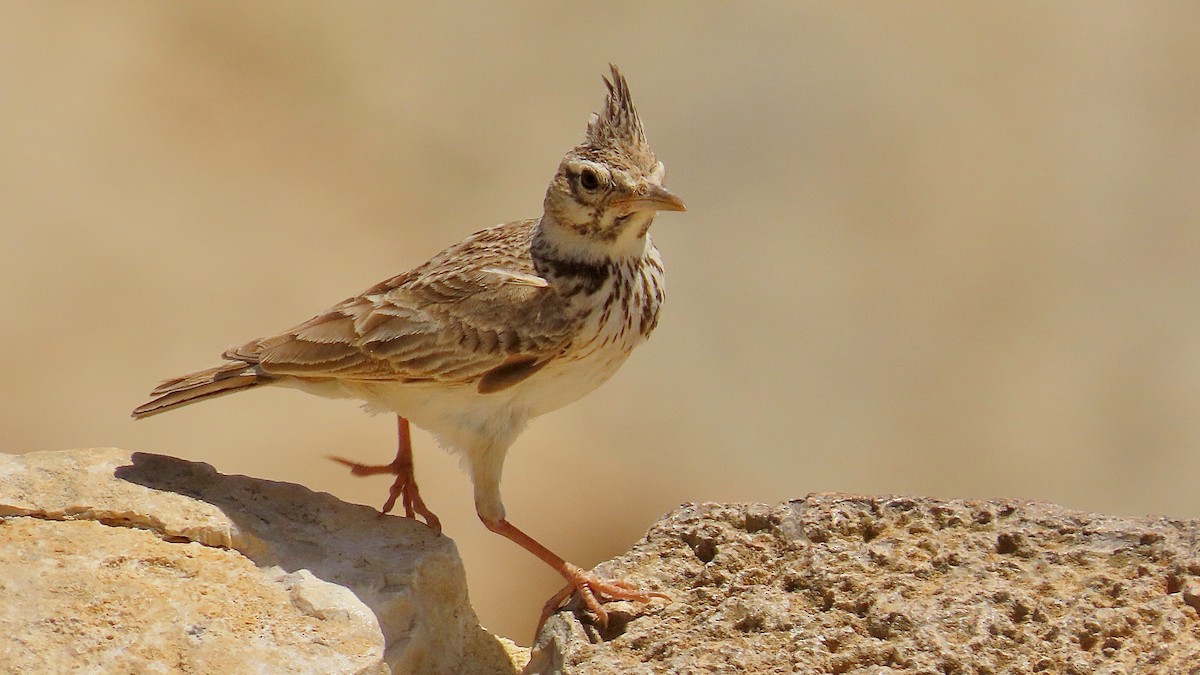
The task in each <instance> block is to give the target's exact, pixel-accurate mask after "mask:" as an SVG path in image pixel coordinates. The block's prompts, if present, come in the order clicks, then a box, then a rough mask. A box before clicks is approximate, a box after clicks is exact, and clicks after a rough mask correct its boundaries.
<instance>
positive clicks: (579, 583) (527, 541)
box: [483, 519, 671, 635]
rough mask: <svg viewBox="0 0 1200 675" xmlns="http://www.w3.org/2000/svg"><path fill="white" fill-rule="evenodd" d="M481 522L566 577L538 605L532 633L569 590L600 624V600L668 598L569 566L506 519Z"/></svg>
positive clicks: (604, 621) (605, 619) (603, 614)
mask: <svg viewBox="0 0 1200 675" xmlns="http://www.w3.org/2000/svg"><path fill="white" fill-rule="evenodd" d="M483 524H484V525H486V526H487V528H488V529H489V530H491V531H492V532H495V533H497V534H501V535H504V536H505V537H508V538H509V539H511V540H512V541H514V542H516V543H517V544H519V545H520V546H521V548H524V549H525V550H526V551H529V552H530V553H532V554H534V555H536V556H537V557H538V558H539V559H540V560H542V562H544V563H546V564H547V565H549V566H550V567H553V568H554V571H555V572H558V573H559V574H561V575H562V576H563V578H564V579H566V580H567V585H566V586H565V587H564V588H563V589H562V590H561V591H559V592H557V593H555V594H554V597H552V598H550V599H549V600H548V601H547V602H546V605H545V606H544V607H542V615H541V617H540V618H539V619H538V624H537V630H536V632H535V633H534V634H535V635H536V634H537V633H540V632H541V631H542V624H544V623H546V619H548V618H550V615H551V614H553V613H554V612H555V611H557V610H558V607H559V605H561V604H562V602H563V601H564V600H566V599H567V598H568V597H570V596H571V595H572V594H573V593H578V594H579V597H580V598H581V599H582V600H583V604H584V605H586V606H587V608H588V609H589V610H591V611H592V613H593V614H595V615H596V619H597V620H598V621H599V622H600V624H601V625H603V626H607V625H608V612H607V611H605V610H604V606H603V605H602V604H601V603H604V602H610V601H612V600H635V601H637V602H649V601H650V600H652V599H653V598H662V599H664V600H667V601H668V602H669V601H670V600H671V598H670V596H667V595H663V594H662V593H654V592H650V591H640V590H638V589H637V588H635V587H634V586H633V585H632V584H630V583H629V582H627V581H620V580H617V581H606V580H604V579H601V578H600V577H598V576H596V575H594V574H589V573H588V572H587V571H585V570H584V569H583V568H581V567H579V566H578V565H572V564H571V563H569V562H567V561H566V560H563V559H562V558H560V557H559V556H557V555H555V554H554V552H552V551H551V550H550V549H548V548H546V547H545V546H542V545H541V544H539V543H538V542H537V541H535V540H534V538H533V537H531V536H529V535H527V534H525V533H524V532H522V531H521V530H518V529H517V528H516V526H515V525H513V524H512V523H510V522H508V521H507V520H504V519H500V520H496V521H488V520H484V521H483Z"/></svg>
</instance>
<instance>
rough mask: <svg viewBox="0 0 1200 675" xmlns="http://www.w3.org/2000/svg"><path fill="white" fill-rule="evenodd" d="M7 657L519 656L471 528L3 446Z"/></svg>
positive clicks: (404, 660) (197, 467)
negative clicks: (511, 651) (469, 585)
mask: <svg viewBox="0 0 1200 675" xmlns="http://www.w3.org/2000/svg"><path fill="white" fill-rule="evenodd" d="M0 596H2V597H3V598H4V600H3V602H0V670H3V671H4V672H78V671H88V670H91V671H94V672H180V671H183V672H223V673H242V672H272V673H275V672H278V673H386V672H404V673H409V672H412V673H442V672H465V673H503V672H509V673H512V672H514V671H515V668H514V666H513V664H512V661H511V660H510V658H509V657H508V656H507V654H506V651H505V646H504V645H503V644H501V642H500V641H498V640H497V639H496V638H494V637H492V636H490V635H488V634H487V633H486V632H485V631H484V630H483V629H482V628H480V627H479V624H478V621H477V619H476V617H475V613H474V611H473V610H472V609H471V607H470V604H469V602H468V599H467V589H466V580H465V575H464V572H463V568H462V563H461V560H460V559H459V557H458V553H457V551H456V549H455V547H454V543H453V542H452V541H451V540H449V539H447V538H445V537H442V536H439V535H435V534H434V533H432V532H431V531H429V530H428V529H427V528H425V527H424V526H422V525H420V524H417V523H414V522H412V521H410V520H405V519H402V518H396V517H387V518H379V517H377V513H376V512H375V510H374V509H371V508H369V507H365V506H357V505H352V504H346V503H344V502H341V501H339V500H337V499H336V498H334V497H332V496H331V495H328V494H321V493H314V492H312V491H310V490H308V489H306V488H303V487H301V486H298V485H290V484H286V483H274V482H270V481H264V480H258V479H254V478H248V477H245V476H226V475H222V474H219V473H217V472H216V471H215V470H213V468H212V467H210V466H208V465H207V464H201V463H196V462H188V461H184V460H180V459H174V458H171V457H164V456H160V455H149V454H142V453H133V454H130V453H129V452H126V451H123V450H117V449H113V448H101V449H90V450H74V451H64V452H39V453H31V454H28V455H24V456H16V455H2V454H0Z"/></svg>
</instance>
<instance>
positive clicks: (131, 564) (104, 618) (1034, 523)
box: [0, 448, 1200, 675]
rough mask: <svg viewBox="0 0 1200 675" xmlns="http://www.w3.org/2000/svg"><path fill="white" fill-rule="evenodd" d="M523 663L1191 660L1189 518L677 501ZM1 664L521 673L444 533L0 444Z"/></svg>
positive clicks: (883, 502) (1079, 668) (790, 667)
mask: <svg viewBox="0 0 1200 675" xmlns="http://www.w3.org/2000/svg"><path fill="white" fill-rule="evenodd" d="M599 571H600V572H601V573H603V574H606V575H609V576H612V577H615V578H621V579H627V580H629V581H632V582H635V583H637V584H638V585H640V586H643V587H646V588H648V589H652V590H657V591H660V592H662V593H665V594H667V595H669V596H670V597H671V598H672V602H670V603H661V602H655V603H651V604H649V605H641V604H633V603H613V604H610V605H609V612H610V622H609V625H608V626H607V627H605V628H599V627H597V626H595V625H594V624H593V623H592V621H591V619H590V617H589V616H588V615H587V613H586V612H584V611H582V610H581V609H580V608H579V607H577V606H568V607H567V608H566V609H565V610H563V611H561V612H559V613H558V614H556V615H555V616H553V617H552V618H551V619H550V621H548V622H547V624H546V626H545V627H544V628H543V630H542V631H541V633H540V634H539V636H538V639H537V644H536V645H535V646H534V651H533V656H532V659H531V660H529V662H528V666H527V667H526V668H525V672H527V673H741V672H749V673H850V674H857V675H866V674H868V673H869V674H871V675H876V674H884V673H947V674H949V673H963V674H967V673H1067V674H1075V675H1082V674H1084V673H1109V674H1115V673H1133V672H1137V673H1143V672H1145V673H1185V672H1200V615H1198V613H1197V610H1200V522H1198V521H1175V520H1167V519H1162V518H1113V517H1107V516H1100V515H1095V514H1087V513H1079V512H1073V511H1068V510H1065V509H1062V508H1060V507H1057V506H1054V505H1051V504H1041V503H1034V502H1023V501H1014V500H993V501H939V500H935V499H926V498H908V497H858V496H851V495H836V494H827V495H813V496H810V497H808V498H807V499H803V500H797V501H792V502H785V503H782V504H776V505H774V506H770V505H765V504H734V505H728V504H725V505H723V504H699V505H695V504H689V505H684V506H682V507H680V508H679V509H677V510H675V511H674V512H672V513H670V514H668V515H667V516H666V517H664V518H663V519H662V520H660V521H659V522H658V523H656V524H655V525H654V526H653V527H652V528H651V529H650V531H649V533H648V534H647V535H646V537H645V538H644V539H643V540H642V541H641V542H640V543H638V544H637V545H636V546H634V548H633V549H632V550H631V551H630V552H629V553H627V554H625V555H623V556H621V557H619V558H616V559H614V560H612V561H609V562H607V563H604V564H603V565H601V566H600V568H599ZM0 597H3V599H4V601H3V602H0V670H2V671H4V672H21V673H25V672H30V673H35V672H36V673H42V672H204V673H208V672H226V673H243V672H272V673H387V672H401V673H479V674H484V673H488V674H491V673H515V672H517V671H518V670H520V668H521V666H523V665H525V657H526V655H525V654H523V653H522V650H520V649H519V648H516V647H515V646H513V645H512V643H510V642H508V641H506V640H503V639H500V638H496V637H494V636H492V635H489V634H488V633H487V632H485V631H484V630H483V629H482V628H480V627H479V624H478V621H477V619H476V617H475V614H474V611H473V610H472V609H471V607H470V604H469V602H468V598H467V589H466V581H465V575H464V574H463V569H462V563H461V561H460V559H459V557H458V553H457V551H456V550H455V547H454V544H453V542H452V541H450V540H449V539H447V538H445V537H443V536H439V535H435V534H433V533H432V532H430V531H429V530H428V529H427V528H425V527H424V526H422V525H420V524H417V523H414V522H412V521H408V520H405V519H402V518H395V517H385V518H380V517H378V515H377V514H376V512H375V511H374V509H371V508H369V507H366V506H356V505H352V504H346V503H343V502H340V501H338V500H337V499H335V498H333V497H331V496H330V495H327V494H320V493H315V492H312V491H310V490H308V489H306V488H303V487H301V486H298V485H289V484H285V483H274V482H270V481H264V480H259V479H255V478H248V477H245V476H227V475H222V474H220V473H217V472H216V471H214V470H213V469H212V467H210V466H208V465H206V464H201V463H196V462H188V461H184V460H180V459H174V458H171V457H163V456H160V455H149V454H141V453H132V454H131V453H128V452H126V451H122V450H116V449H111V448H110V449H92V450H75V451H65V452H42V453H31V454H28V455H24V456H14V455H0Z"/></svg>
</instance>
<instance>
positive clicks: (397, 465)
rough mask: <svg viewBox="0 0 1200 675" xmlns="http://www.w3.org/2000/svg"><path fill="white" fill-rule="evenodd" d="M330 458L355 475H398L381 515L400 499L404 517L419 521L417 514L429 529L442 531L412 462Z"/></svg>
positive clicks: (380, 511)
mask: <svg viewBox="0 0 1200 675" xmlns="http://www.w3.org/2000/svg"><path fill="white" fill-rule="evenodd" d="M329 459H332V460H333V461H335V462H337V463H338V464H341V465H343V466H348V467H350V473H352V474H354V475H355V476H375V475H378V474H381V473H390V474H394V475H395V476H396V480H394V481H392V487H391V488H389V489H388V498H387V501H386V502H384V503H383V508H381V509H380V510H379V515H380V517H382V516H384V515H386V514H388V513H389V512H391V510H392V509H393V508H395V506H396V502H397V501H399V502H400V503H401V505H403V506H404V517H405V518H412V519H413V520H416V521H417V522H421V521H420V520H417V515H420V516H421V517H422V518H424V519H425V525H426V526H428V527H429V529H431V530H433V531H434V532H437V533H438V534H441V533H442V522H441V521H440V520H438V517H437V516H435V515H433V512H432V511H430V510H429V507H427V506H425V501H424V500H423V499H421V491H420V489H418V488H417V479H416V477H415V476H414V475H413V467H412V462H411V461H408V462H404V461H400V460H399V459H397V460H396V461H393V462H391V463H390V464H359V463H358V462H352V461H350V460H348V459H346V458H344V457H335V456H332V455H331V456H330V457H329Z"/></svg>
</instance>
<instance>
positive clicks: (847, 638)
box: [527, 495, 1200, 675]
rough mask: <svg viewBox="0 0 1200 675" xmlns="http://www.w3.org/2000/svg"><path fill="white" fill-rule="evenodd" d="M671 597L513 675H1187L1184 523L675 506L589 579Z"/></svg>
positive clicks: (1064, 514)
mask: <svg viewBox="0 0 1200 675" xmlns="http://www.w3.org/2000/svg"><path fill="white" fill-rule="evenodd" d="M599 571H601V572H602V573H605V574H608V575H610V576H613V577H617V578H623V579H628V580H631V581H633V582H635V583H638V584H641V585H643V586H645V587H647V588H650V589H653V590H658V591H662V592H664V593H667V594H668V595H671V596H672V597H673V598H674V602H672V603H671V604H669V605H665V606H663V605H654V606H650V607H648V608H646V607H642V606H638V605H632V604H628V603H620V604H615V605H610V606H609V607H610V608H611V609H612V615H611V621H610V625H609V627H608V628H607V629H604V630H600V629H598V628H597V627H595V626H594V625H592V623H591V622H590V620H589V619H588V618H587V615H585V614H584V613H583V612H582V611H581V610H580V609H579V608H578V607H577V606H575V607H573V608H572V610H573V611H563V612H560V613H559V614H557V615H556V616H554V617H552V618H551V619H550V621H548V622H547V624H546V626H545V627H544V628H543V630H542V632H541V634H540V635H539V637H538V642H537V644H536V645H535V647H534V653H533V659H532V661H531V662H530V664H529V667H528V669H527V672H529V673H667V672H670V673H675V672H706V673H708V672H711V673H735V672H752V673H792V672H797V673H856V674H863V675H865V674H867V673H871V674H876V673H1043V672H1044V673H1068V674H1077V675H1082V674H1084V673H1111V674H1115V673H1127V672H1129V673H1133V672H1138V673H1151V672H1153V673H1185V672H1197V669H1198V668H1200V615H1198V614H1197V610H1200V522H1198V521H1174V520H1168V519H1164V518H1116V517H1106V516H1099V515H1093V514H1087V513H1079V512H1073V511H1068V510H1066V509H1063V508H1060V507H1057V506H1054V505H1051V504H1043V503H1033V502H1022V501H1014V500H996V501H938V500H934V499H921V498H905V497H858V496H847V495H813V496H810V497H808V498H807V499H803V500H797V501H793V502H786V503H783V504H778V505H775V506H768V505H764V504H742V505H720V504H699V505H692V504H689V505H685V506H683V507H681V508H679V509H677V510H676V511H674V512H672V513H671V514H669V515H667V516H666V517H664V518H663V519H662V520H660V521H659V522H658V523H657V524H655V525H654V527H653V528H652V529H651V530H650V532H649V534H648V535H647V537H646V538H645V539H644V540H643V541H642V542H641V543H639V544H637V545H636V546H635V547H634V548H633V549H632V550H631V551H630V552H629V553H628V554H626V555H624V556H621V557H619V558H616V559H614V560H612V561H610V562H608V563H605V564H603V565H601V566H600V567H599Z"/></svg>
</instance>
